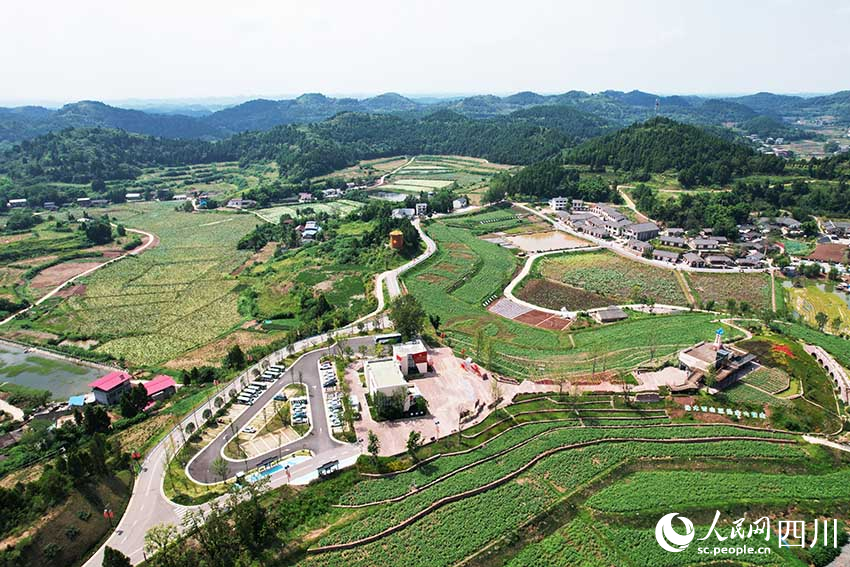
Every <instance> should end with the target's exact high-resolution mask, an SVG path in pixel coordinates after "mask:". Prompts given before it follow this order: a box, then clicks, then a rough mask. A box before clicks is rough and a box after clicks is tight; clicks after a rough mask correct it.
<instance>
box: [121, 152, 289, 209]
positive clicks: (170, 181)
mask: <svg viewBox="0 0 850 567" xmlns="http://www.w3.org/2000/svg"><path fill="white" fill-rule="evenodd" d="M277 178H278V169H277V166H276V165H275V164H273V163H270V164H260V163H258V164H252V165H249V166H246V167H244V168H242V167H239V164H238V163H237V162H220V163H209V164H196V165H186V166H180V167H162V168H151V169H149V170H146V171H145V172H144V173H143V174H142V175H141V176H140V177H139V178H138V179H136V180H134V181H117V182H110V183H109V184H108V187H109V188H110V189H111V188H113V187H114V186H119V187H123V188H125V189H126V190H127V191H131V192H132V191H136V192H144V191H150V192H156V191H159V190H167V191H171V192H173V193H174V194H176V195H179V194H186V193H191V192H193V191H198V192H206V193H209V194H210V195H211V196H213V197H214V198H216V199H218V200H219V201H223V200H226V199H227V198H229V197H232V196H234V195H237V194H239V193H241V192H243V191H247V190H248V189H253V188H255V187H257V186H258V185H260V183H262V182H270V181H274V180H276V179H277Z"/></svg>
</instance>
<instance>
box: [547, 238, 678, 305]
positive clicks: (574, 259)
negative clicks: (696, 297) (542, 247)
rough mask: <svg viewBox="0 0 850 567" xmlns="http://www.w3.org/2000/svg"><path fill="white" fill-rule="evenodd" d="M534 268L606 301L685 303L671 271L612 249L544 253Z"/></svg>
mask: <svg viewBox="0 0 850 567" xmlns="http://www.w3.org/2000/svg"><path fill="white" fill-rule="evenodd" d="M536 270H537V273H539V275H540V276H541V277H543V278H546V279H549V280H552V281H555V282H559V283H562V284H567V285H570V286H573V287H577V288H580V289H583V290H586V291H588V292H590V293H592V294H595V295H597V296H602V297H604V298H606V299H607V300H608V303H609V304H612V303H636V302H639V301H640V300H642V299H646V300H648V301H650V302H654V303H664V304H667V305H687V300H686V299H685V295H684V293H683V292H682V289H681V287H679V282H678V281H677V280H676V276H675V274H674V273H673V272H672V271H670V270H665V269H663V268H657V267H654V266H650V265H648V264H643V263H641V262H635V261H632V260H628V259H627V258H623V257H621V256H618V255H616V254H614V253H612V252H607V251H597V252H574V253H569V254H563V255H556V256H546V257H545V258H543V259H541V260H540V261H539V262H538V264H537V266H536ZM641 302H642V301H641ZM595 303H596V302H591V303H589V304H583V303H576V304H574V305H569V306H566V307H567V308H568V309H570V310H584V309H589V308H590V305H591V304H593V305H595Z"/></svg>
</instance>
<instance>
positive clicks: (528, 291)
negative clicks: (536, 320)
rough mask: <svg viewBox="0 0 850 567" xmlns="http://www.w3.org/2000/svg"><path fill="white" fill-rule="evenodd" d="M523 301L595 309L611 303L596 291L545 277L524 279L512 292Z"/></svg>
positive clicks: (548, 307) (541, 305) (548, 306)
mask: <svg viewBox="0 0 850 567" xmlns="http://www.w3.org/2000/svg"><path fill="white" fill-rule="evenodd" d="M514 293H515V294H516V296H517V297H519V298H520V299H522V300H523V301H528V302H529V303H532V304H534V305H539V306H540V307H545V308H546V309H556V310H560V309H561V308H562V307H566V308H567V310H570V306H576V305H580V306H581V307H582V308H583V309H595V308H597V307H607V306H608V305H611V299H610V298H607V297H605V296H604V295H599V294H598V293H593V292H590V291H585V290H583V289H581V288H578V287H573V286H570V285H566V284H562V283H559V282H556V281H553V280H550V279H547V278H535V279H528V280H525V282H524V284H523V286H522V288H521V289H520V290H518V291H515V292H514Z"/></svg>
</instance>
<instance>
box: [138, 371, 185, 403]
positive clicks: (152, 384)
mask: <svg viewBox="0 0 850 567" xmlns="http://www.w3.org/2000/svg"><path fill="white" fill-rule="evenodd" d="M144 386H145V390H147V392H148V398H150V399H151V400H162V399H165V398H169V397H171V396H172V395H173V394H174V392H176V391H177V382H175V381H174V378H172V377H171V376H166V375H165V374H160V375H159V376H156V377H155V378H154V379H153V380H148V381H147V382H145V383H144Z"/></svg>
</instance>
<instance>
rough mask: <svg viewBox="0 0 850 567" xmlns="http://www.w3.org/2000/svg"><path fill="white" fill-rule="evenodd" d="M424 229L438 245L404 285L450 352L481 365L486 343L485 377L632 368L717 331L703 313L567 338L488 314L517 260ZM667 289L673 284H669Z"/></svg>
mask: <svg viewBox="0 0 850 567" xmlns="http://www.w3.org/2000/svg"><path fill="white" fill-rule="evenodd" d="M426 230H427V232H428V234H429V235H430V236H431V237H432V238H434V240H435V241H436V242H437V247H438V251H437V253H436V254H435V255H434V256H433V257H432V258H431V259H429V260H428V261H427V262H424V263H423V264H421V265H420V266H417V267H416V268H415V269H413V270H411V271H410V272H408V273H406V274H405V275H404V276H403V279H404V283H405V285H406V286H407V288H408V290H409V291H410V292H411V293H412V294H414V295H415V296H416V297H417V298H418V299H419V301H420V302H421V303H422V305H423V306H424V308H425V311H426V312H428V313H434V314H438V315H440V318H441V320H442V325H441V327H440V331H442V332H445V333H446V335H447V338H448V341H449V343H450V345H451V346H453V347H455V348H456V349H457V350H461V349H463V350H464V352H465V353H466V356H473V357H478V360H479V362H480V363H482V364H484V359H483V357H482V356H481V354H479V353H477V352H476V346H477V344H478V340H477V339H478V336H479V334H481V335H482V336H483V337H484V339H485V340H487V341H491V342H492V344H493V349H492V350H493V352H494V357H493V368H492V370H494V371H496V372H501V373H504V374H507V375H510V376H513V377H516V378H528V377H532V376H534V377H544V376H584V375H587V374H590V373H591V372H592V371H594V370H596V371H600V370H609V371H613V370H617V369H627V368H633V367H634V366H637V365H638V364H641V363H644V362H648V361H649V360H650V359H652V358H656V359H660V358H663V357H666V356H669V355H671V354H673V353H674V352H677V351H678V350H679V349H680V348H682V347H684V346H688V345H692V344H694V343H697V342H700V341H703V340H706V339H707V338H710V337H712V336H713V334H714V331H715V330H716V329H717V328H718V326H721V327H723V325H721V324H720V323H718V322H716V321H715V320H714V317H713V316H712V315H710V314H705V313H682V314H679V315H669V316H650V317H648V318H634V319H630V320H629V321H626V322H623V323H618V324H616V325H608V326H605V327H602V328H590V329H583V330H579V331H575V332H572V333H570V334H568V333H566V332H561V331H551V330H546V329H540V328H536V327H531V326H528V325H523V324H522V323H518V322H515V321H512V320H508V319H505V318H503V317H500V316H498V315H495V314H493V313H490V312H488V311H487V310H486V309H485V308H484V306H483V305H482V303H481V302H482V301H484V300H485V299H487V298H489V297H492V296H494V295H499V294H501V291H502V289H504V286H505V285H506V283H507V282H508V281H509V280H510V278H511V277H512V275H513V273H514V270H515V269H516V266H517V260H516V259H515V257H514V255H513V253H512V252H511V251H509V250H506V249H505V248H502V247H499V246H497V245H495V244H491V243H489V242H486V241H483V240H480V239H478V238H476V237H475V236H474V235H473V234H472V233H471V232H470V231H468V230H465V229H462V228H454V227H449V226H447V225H446V223H445V222H443V221H442V220H441V221H436V222H432V223H430V224H429V225H428V226H427V228H426ZM581 255H583V256H584V255H586V254H581ZM478 266H482V268H481V269H478ZM673 285H678V284H677V283H676V282H675V279H673ZM677 289H678V288H677ZM680 293H681V292H680ZM724 328H725V329H726V332H727V335H726V336H728V337H731V338H735V337H738V336H740V333H739V332H738V331H736V330H733V329H731V328H728V327H724ZM612 345H615V346H614V347H612ZM653 354H654V356H653Z"/></svg>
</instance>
